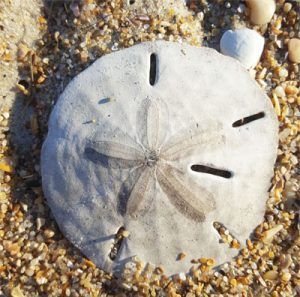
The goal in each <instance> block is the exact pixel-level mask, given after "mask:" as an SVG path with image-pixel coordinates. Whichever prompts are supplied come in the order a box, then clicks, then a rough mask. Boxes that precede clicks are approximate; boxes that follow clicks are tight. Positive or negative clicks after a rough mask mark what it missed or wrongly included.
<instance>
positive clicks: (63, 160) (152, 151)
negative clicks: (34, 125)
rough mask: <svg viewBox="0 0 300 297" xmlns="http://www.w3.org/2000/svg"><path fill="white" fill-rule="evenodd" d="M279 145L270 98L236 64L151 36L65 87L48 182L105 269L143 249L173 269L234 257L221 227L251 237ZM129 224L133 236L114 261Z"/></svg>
mask: <svg viewBox="0 0 300 297" xmlns="http://www.w3.org/2000/svg"><path fill="white" fill-rule="evenodd" d="M276 149H277V119H276V116H275V114H274V112H273V108H272V105H271V103H270V101H269V99H268V98H267V97H266V96H265V95H264V94H263V92H262V91H261V90H260V89H259V87H258V86H257V84H256V83H255V81H253V80H252V79H251V78H250V76H249V74H248V72H247V71H246V70H245V69H244V68H243V67H242V66H241V65H240V64H239V63H238V62H236V61H235V60H234V59H232V58H230V57H226V56H222V55H220V54H219V53H217V52H216V51H214V50H212V49H207V48H200V49H199V48H195V47H191V46H188V45H181V44H177V43H169V42H163V41H159V42H154V43H142V44H140V45H137V46H134V47H131V48H129V49H125V50H121V51H119V52H116V53H113V54H110V55H106V56H104V57H103V58H101V59H99V60H97V61H96V62H95V63H94V64H93V65H92V66H90V67H89V68H88V69H86V70H85V71H83V72H82V73H81V74H79V75H78V76H77V77H76V78H75V79H73V81H72V82H71V83H70V84H69V85H68V87H67V88H66V90H65V91H64V92H63V94H62V95H61V97H60V98H59V100H58V102H57V104H56V106H55V108H54V110H53V112H52V114H51V118H50V122H49V133H48V136H47V139H46V141H45V143H44V145H43V150H42V178H43V188H44V191H45V195H46V197H47V199H48V202H49V205H50V207H51V209H52V211H53V214H54V216H55V218H56V220H57V222H58V224H59V226H60V228H61V230H62V231H63V232H64V234H65V235H66V236H67V238H68V239H69V240H70V241H71V242H73V243H74V244H75V245H76V246H77V247H78V248H79V249H80V250H81V251H82V252H83V253H84V254H85V255H86V256H87V257H89V258H90V259H91V260H92V261H94V262H95V263H96V264H97V265H98V266H100V267H101V268H103V269H105V270H108V271H113V272H116V271H118V270H119V269H121V268H122V267H123V266H124V265H125V264H126V263H127V262H128V261H130V259H131V257H132V256H135V255H137V256H138V257H139V258H140V259H142V260H143V261H144V262H151V263H152V264H154V265H160V264H162V265H163V266H164V267H165V269H166V272H167V273H169V274H174V273H178V272H180V271H187V270H188V269H189V267H190V266H191V263H190V261H191V259H193V258H199V257H212V258H215V259H216V260H217V262H218V263H219V264H220V263H222V262H224V261H227V260H230V259H231V257H232V256H234V255H235V254H236V253H237V250H233V249H229V247H228V246H227V245H226V244H221V243H219V239H220V236H219V234H218V232H217V231H216V230H215V229H214V226H213V224H214V222H220V223H222V224H224V225H225V226H226V227H227V228H228V229H229V230H230V232H231V233H232V234H233V235H234V236H235V237H236V238H237V239H238V240H239V241H240V242H241V243H242V244H243V243H244V242H245V240H246V239H247V238H248V236H249V235H250V233H251V232H252V231H253V229H254V228H255V227H256V226H257V225H258V224H259V223H260V222H261V221H262V218H263V214H264V209H265V202H266V199H267V197H268V194H267V191H268V187H269V185H270V179H271V177H272V173H273V164H274V161H275V157H276ZM121 227H124V228H125V229H126V230H128V231H129V234H130V235H129V236H128V237H126V238H124V240H123V242H122V245H121V247H120V249H119V250H118V253H117V255H116V257H115V259H111V257H110V255H111V248H112V244H113V242H114V238H115V235H116V233H117V231H118V230H119V229H120V228H121ZM181 252H185V253H186V254H187V257H186V258H185V259H184V260H182V261H176V258H177V256H178V254H179V253H181Z"/></svg>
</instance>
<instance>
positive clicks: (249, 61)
mask: <svg viewBox="0 0 300 297" xmlns="http://www.w3.org/2000/svg"><path fill="white" fill-rule="evenodd" d="M264 44H265V40H264V38H263V37H262V36H261V35H260V34H258V33H257V32H256V31H254V30H251V29H239V30H236V31H232V30H228V31H226V32H225V33H224V34H223V36H222V38H221V44H220V47H221V52H222V54H224V55H227V56H230V57H233V58H235V59H237V60H239V61H240V62H241V63H242V64H243V65H244V66H245V67H246V68H247V69H250V68H253V67H255V66H256V64H257V63H258V61H259V59H260V57H261V54H262V52H263V49H264Z"/></svg>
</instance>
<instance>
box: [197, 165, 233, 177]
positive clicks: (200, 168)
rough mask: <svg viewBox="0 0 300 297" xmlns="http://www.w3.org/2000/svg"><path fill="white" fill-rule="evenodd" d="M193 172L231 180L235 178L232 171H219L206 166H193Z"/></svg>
mask: <svg viewBox="0 0 300 297" xmlns="http://www.w3.org/2000/svg"><path fill="white" fill-rule="evenodd" d="M191 170H192V171H195V172H199V173H207V174H211V175H216V176H220V177H223V178H231V177H232V176H233V173H232V172H231V171H228V170H222V169H217V168H213V167H209V166H205V165H198V164H195V165H192V166H191Z"/></svg>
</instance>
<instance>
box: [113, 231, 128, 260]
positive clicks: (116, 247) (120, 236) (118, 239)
mask: <svg viewBox="0 0 300 297" xmlns="http://www.w3.org/2000/svg"><path fill="white" fill-rule="evenodd" d="M125 231H126V229H125V227H120V228H119V230H118V231H117V233H116V234H115V238H114V243H113V245H112V247H111V250H110V253H109V258H110V259H111V260H112V261H114V260H115V259H116V257H117V256H118V254H119V251H120V248H121V245H122V242H123V240H124V238H125V237H126V236H124V234H125Z"/></svg>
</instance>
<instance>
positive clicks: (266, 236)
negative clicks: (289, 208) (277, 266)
mask: <svg viewBox="0 0 300 297" xmlns="http://www.w3.org/2000/svg"><path fill="white" fill-rule="evenodd" d="M282 229H283V226H282V225H277V226H275V227H273V228H272V229H269V230H267V231H265V232H264V233H263V238H262V240H263V242H264V243H271V242H272V240H273V238H274V236H275V235H276V234H277V233H278V232H280V231H281V230H282Z"/></svg>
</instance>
